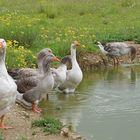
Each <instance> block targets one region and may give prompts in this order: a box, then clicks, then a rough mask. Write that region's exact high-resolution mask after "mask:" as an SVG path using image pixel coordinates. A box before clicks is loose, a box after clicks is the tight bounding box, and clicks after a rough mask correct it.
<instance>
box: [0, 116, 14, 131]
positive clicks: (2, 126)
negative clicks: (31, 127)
mask: <svg viewBox="0 0 140 140" xmlns="http://www.w3.org/2000/svg"><path fill="white" fill-rule="evenodd" d="M3 120H4V115H3V116H1V117H0V129H11V128H13V127H10V126H5V125H4V123H3Z"/></svg>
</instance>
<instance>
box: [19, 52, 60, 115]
mask: <svg viewBox="0 0 140 140" xmlns="http://www.w3.org/2000/svg"><path fill="white" fill-rule="evenodd" d="M53 61H59V62H60V60H59V59H58V58H57V57H56V56H54V55H53V54H50V55H47V56H45V57H44V58H43V63H42V65H43V72H44V76H43V77H42V78H41V79H40V80H39V81H38V83H37V86H35V87H34V88H32V89H30V90H28V91H26V92H25V93H24V94H23V95H22V97H23V98H22V100H25V101H26V102H28V103H30V104H31V105H32V111H33V112H37V113H40V112H41V111H42V110H41V109H40V108H39V107H38V102H39V101H40V100H41V99H42V98H43V97H44V96H46V95H47V94H48V93H49V92H50V91H51V90H52V89H53V86H54V78H53V74H52V71H51V69H50V65H51V62H53ZM22 100H21V102H22ZM22 103H23V104H24V101H23V102H22ZM22 103H21V105H22Z"/></svg>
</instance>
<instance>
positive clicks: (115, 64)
mask: <svg viewBox="0 0 140 140" xmlns="http://www.w3.org/2000/svg"><path fill="white" fill-rule="evenodd" d="M113 65H114V67H115V65H116V63H115V58H114V57H113Z"/></svg>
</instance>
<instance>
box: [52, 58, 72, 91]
mask: <svg viewBox="0 0 140 140" xmlns="http://www.w3.org/2000/svg"><path fill="white" fill-rule="evenodd" d="M69 63H71V57H70V55H67V56H65V57H63V58H62V59H61V63H60V65H59V67H58V68H57V69H55V68H52V69H51V70H52V74H53V77H54V81H55V82H54V87H53V89H57V88H58V86H59V85H60V84H62V83H63V82H64V81H65V79H66V72H67V65H68V64H69Z"/></svg>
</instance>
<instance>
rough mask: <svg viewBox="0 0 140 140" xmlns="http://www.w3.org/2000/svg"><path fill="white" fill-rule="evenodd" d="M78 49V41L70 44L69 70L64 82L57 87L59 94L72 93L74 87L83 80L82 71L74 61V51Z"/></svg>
mask: <svg viewBox="0 0 140 140" xmlns="http://www.w3.org/2000/svg"><path fill="white" fill-rule="evenodd" d="M79 47H80V43H79V42H78V41H74V42H72V44H71V63H72V68H71V70H67V73H66V80H65V81H64V82H63V83H62V84H61V85H60V86H59V87H58V89H59V90H60V91H61V92H64V93H73V92H74V91H75V89H76V87H77V86H78V85H79V84H80V82H81V81H82V79H83V73H82V70H81V68H80V66H79V64H78V62H77V59H76V49H77V48H79Z"/></svg>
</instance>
